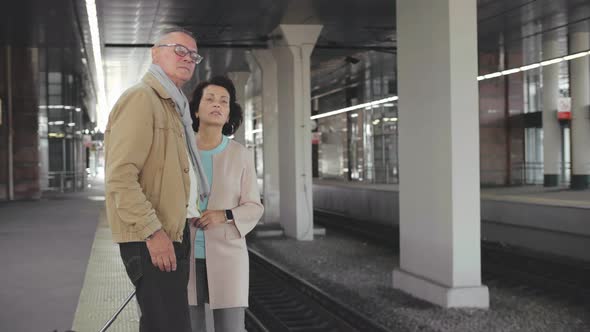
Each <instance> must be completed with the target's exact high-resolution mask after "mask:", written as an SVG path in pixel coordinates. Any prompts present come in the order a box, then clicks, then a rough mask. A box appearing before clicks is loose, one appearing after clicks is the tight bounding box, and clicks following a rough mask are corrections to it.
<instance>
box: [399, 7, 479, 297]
mask: <svg viewBox="0 0 590 332" xmlns="http://www.w3.org/2000/svg"><path fill="white" fill-rule="evenodd" d="M396 12H397V29H398V30H397V36H398V89H399V90H398V91H399V123H400V127H399V128H400V129H399V132H400V138H399V143H400V148H399V155H400V156H399V160H400V266H399V268H397V269H395V270H394V271H393V285H394V287H395V288H398V289H401V290H403V291H405V292H407V293H410V294H412V295H413V296H416V297H418V298H421V299H424V300H426V301H429V302H432V303H435V304H438V305H440V306H443V307H479V308H487V307H488V306H489V293H488V289H487V287H486V286H483V285H482V284H481V261H480V259H481V258H480V249H481V248H480V190H479V131H478V129H479V121H478V112H477V110H478V86H477V80H476V77H477V21H476V20H477V10H476V1H475V0H440V1H430V0H401V1H397V11H396ZM425 96H427V98H425Z"/></svg>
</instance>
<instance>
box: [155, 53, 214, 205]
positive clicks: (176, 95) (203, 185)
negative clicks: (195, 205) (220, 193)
mask: <svg viewBox="0 0 590 332" xmlns="http://www.w3.org/2000/svg"><path fill="white" fill-rule="evenodd" d="M148 71H149V73H150V74H152V75H154V77H155V78H156V79H157V80H158V82H160V84H162V86H163V87H164V89H166V91H167V92H168V94H169V95H170V96H171V97H172V100H173V101H174V105H176V111H177V112H178V114H179V115H180V118H181V119H182V124H183V125H184V134H185V135H184V136H185V137H186V145H187V146H188V152H189V157H190V160H191V161H192V163H191V164H192V165H193V168H194V170H195V174H196V175H197V178H198V181H199V197H200V198H201V199H205V198H206V197H208V196H209V192H210V187H209V182H208V181H207V176H206V175H205V171H204V170H203V165H202V164H201V158H200V157H199V151H198V150H197V143H196V141H195V133H194V132H193V127H192V125H193V120H192V119H191V114H190V109H189V104H188V99H186V96H185V95H184V93H183V92H182V90H180V88H178V87H177V86H176V85H175V84H174V82H172V80H171V79H170V78H169V77H168V75H166V73H164V70H162V68H161V67H160V66H158V65H156V64H153V63H152V65H151V66H150V69H149V70H148Z"/></svg>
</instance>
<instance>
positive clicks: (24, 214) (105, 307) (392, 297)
mask: <svg viewBox="0 0 590 332" xmlns="http://www.w3.org/2000/svg"><path fill="white" fill-rule="evenodd" d="M498 191H500V190H498ZM511 195H515V192H514V191H513V192H511ZM527 195H528V194H527ZM577 197H578V196H576V198H573V199H574V200H577V199H578V198H577ZM567 199H568V200H572V198H567ZM249 245H250V247H251V248H252V249H253V250H256V251H258V252H260V253H262V254H264V255H265V256H267V257H269V258H270V259H272V260H273V261H275V262H276V263H278V264H280V265H282V266H283V267H284V268H285V269H286V270H288V271H290V272H292V273H293V274H295V275H299V276H301V277H303V278H304V279H306V280H307V281H308V282H310V283H311V284H313V285H316V286H317V287H318V288H320V289H322V290H324V291H325V292H327V293H329V294H331V295H332V296H334V297H335V298H338V299H340V300H341V301H343V302H346V303H349V304H350V305H352V306H353V307H354V308H356V309H357V310H358V311H359V312H361V313H363V314H364V315H366V316H368V317H370V318H372V319H374V320H375V321H376V322H378V323H379V324H381V325H383V326H387V327H390V328H391V329H392V331H454V332H455V331H589V330H590V313H589V312H588V308H585V307H580V306H578V305H575V304H571V303H568V302H567V301H562V300H560V299H556V298H554V297H552V296H546V295H545V294H543V293H542V292H541V293H540V292H535V291H531V290H530V289H526V288H522V287H506V286H505V285H502V284H495V283H493V282H492V283H488V284H486V285H487V286H488V287H489V288H490V299H491V306H490V309H489V310H475V309H447V310H445V309H442V308H439V307H437V306H434V305H431V304H429V303H427V302H424V301H421V300H418V299H415V298H412V297H411V296H408V295H406V294H404V293H402V292H400V291H397V290H395V289H393V288H392V278H391V275H392V271H393V269H394V267H395V266H397V265H398V260H399V257H398V255H397V253H395V252H394V251H393V250H392V249H390V248H385V247H383V246H379V245H376V244H372V243H370V241H366V240H362V239H357V238H354V237H351V236H349V235H347V234H344V233H340V232H338V231H331V230H328V231H326V233H325V235H321V236H316V238H315V240H314V241H310V242H298V241H295V240H291V239H286V238H284V237H266V238H253V239H251V240H249ZM0 250H1V256H2V257H1V258H2V261H3V262H4V263H5V266H8V267H9V268H7V269H3V273H1V274H0V283H1V285H2V286H1V287H0V306H1V307H2V308H3V309H2V310H0V331H58V332H62V331H76V332H82V331H98V330H99V329H100V328H101V327H102V326H103V325H104V323H105V322H106V321H108V319H109V318H110V317H111V316H112V314H113V313H114V312H115V311H116V310H117V309H118V307H119V306H120V305H121V303H122V302H123V301H124V300H125V298H127V296H128V295H129V294H130V293H131V292H132V290H133V288H132V285H131V283H130V282H129V280H128V279H127V277H126V274H125V270H124V267H123V264H122V262H121V260H120V257H119V252H118V247H117V245H115V244H113V243H112V239H111V236H110V230H109V229H108V225H107V223H106V220H105V217H104V187H103V186H102V184H101V183H100V181H91V187H90V188H88V190H86V191H85V192H82V193H69V194H59V193H51V194H47V195H45V196H44V198H43V199H41V200H38V201H21V202H10V203H1V204H0ZM137 330H138V311H137V306H136V303H135V301H131V302H130V304H129V305H128V306H127V307H126V308H125V309H124V310H123V312H122V313H121V315H120V316H119V318H118V319H117V320H116V321H115V323H114V324H113V325H112V326H111V328H110V329H109V330H108V331H109V332H110V331H121V332H128V331H137Z"/></svg>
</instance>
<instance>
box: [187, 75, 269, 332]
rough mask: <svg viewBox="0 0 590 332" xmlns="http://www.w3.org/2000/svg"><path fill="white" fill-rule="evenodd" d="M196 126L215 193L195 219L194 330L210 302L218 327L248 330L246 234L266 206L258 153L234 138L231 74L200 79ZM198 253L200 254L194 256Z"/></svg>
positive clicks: (236, 113)
mask: <svg viewBox="0 0 590 332" xmlns="http://www.w3.org/2000/svg"><path fill="white" fill-rule="evenodd" d="M191 111H192V116H193V129H194V130H195V132H196V140H197V148H198V150H199V154H200V157H201V161H202V163H203V168H204V170H205V173H206V175H207V178H208V180H209V183H210V184H211V194H210V196H209V197H208V198H206V199H204V200H201V201H200V202H199V203H200V204H199V205H200V210H201V211H203V212H202V214H201V216H200V218H194V219H192V227H191V243H193V245H194V248H193V249H194V250H192V253H191V256H192V257H191V265H193V264H194V265H193V266H191V270H190V271H191V275H190V280H189V286H188V292H189V304H190V305H191V307H190V308H191V310H190V311H191V322H192V324H193V331H205V311H204V304H205V303H209V305H210V307H211V309H213V321H214V325H215V331H216V332H224V331H231V332H236V331H245V328H244V315H245V308H246V307H247V306H248V285H249V278H248V277H249V265H248V251H247V248H246V239H245V236H246V234H248V232H250V231H251V230H252V229H253V228H254V226H255V225H256V223H257V222H258V220H259V219H260V217H261V216H262V212H263V210H264V208H263V206H262V204H261V203H260V193H259V192H258V185H257V181H256V173H255V171H254V159H253V156H252V154H251V153H250V151H248V150H247V149H246V148H245V147H244V146H242V145H241V144H239V143H236V142H235V141H233V140H231V139H229V138H228V135H232V134H233V133H235V131H236V130H237V129H238V127H239V126H240V124H241V122H242V109H241V107H240V105H238V104H237V103H236V90H235V87H234V85H233V83H232V81H231V80H230V79H228V78H227V77H222V76H218V77H214V78H212V79H211V80H209V81H205V82H202V83H200V84H199V85H198V86H197V87H196V89H195V91H194V93H193V101H192V103H191ZM193 258H194V259H193Z"/></svg>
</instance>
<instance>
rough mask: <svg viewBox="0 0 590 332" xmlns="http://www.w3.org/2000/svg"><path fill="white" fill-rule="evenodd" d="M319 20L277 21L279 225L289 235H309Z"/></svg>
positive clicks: (311, 236) (308, 237)
mask: <svg viewBox="0 0 590 332" xmlns="http://www.w3.org/2000/svg"><path fill="white" fill-rule="evenodd" d="M321 30H322V26H321V25H286V24H281V25H279V27H278V28H277V29H276V30H275V32H274V34H280V35H281V36H282V39H281V40H279V41H278V42H276V43H275V45H273V55H274V57H275V59H276V61H277V68H278V75H277V80H278V82H277V83H278V84H277V87H278V110H279V126H278V128H279V167H280V170H281V174H280V181H279V188H280V197H281V199H280V207H281V209H280V211H281V225H282V226H283V229H284V231H285V234H286V235H287V236H290V237H293V238H296V239H298V240H313V200H312V181H311V180H312V170H311V120H310V119H309V118H310V116H311V89H310V84H311V83H310V56H311V52H312V51H313V48H314V46H315V43H316V40H317V38H318V36H319V34H320V31H321Z"/></svg>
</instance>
